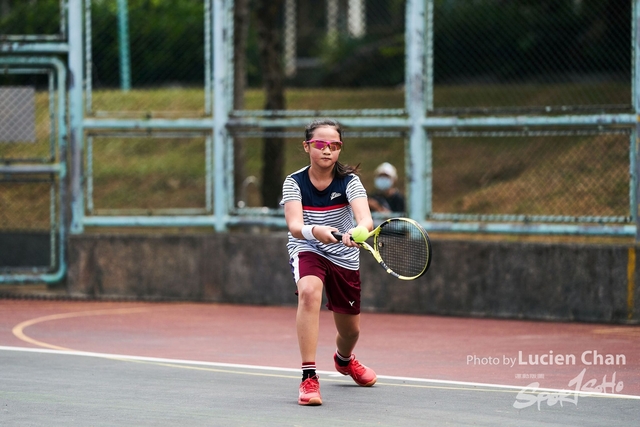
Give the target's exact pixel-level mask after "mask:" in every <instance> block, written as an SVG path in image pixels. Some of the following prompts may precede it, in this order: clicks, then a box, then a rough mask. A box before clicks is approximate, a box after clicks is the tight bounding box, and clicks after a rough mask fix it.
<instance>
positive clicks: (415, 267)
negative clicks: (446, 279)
mask: <svg viewBox="0 0 640 427" xmlns="http://www.w3.org/2000/svg"><path fill="white" fill-rule="evenodd" d="M376 244H377V249H378V252H379V253H380V257H381V258H382V260H383V262H384V263H385V264H386V266H387V267H388V268H389V269H391V270H392V271H394V272H395V273H396V274H399V275H401V276H405V277H415V276H419V275H421V274H422V273H424V271H425V269H426V268H427V264H428V260H429V256H430V254H429V246H428V244H427V239H426V237H425V235H424V233H423V232H422V230H420V228H418V227H417V226H415V225H414V224H412V223H410V222H405V221H392V222H390V223H388V224H387V225H386V226H385V227H383V228H382V229H381V230H380V234H379V235H378V238H377V241H376Z"/></svg>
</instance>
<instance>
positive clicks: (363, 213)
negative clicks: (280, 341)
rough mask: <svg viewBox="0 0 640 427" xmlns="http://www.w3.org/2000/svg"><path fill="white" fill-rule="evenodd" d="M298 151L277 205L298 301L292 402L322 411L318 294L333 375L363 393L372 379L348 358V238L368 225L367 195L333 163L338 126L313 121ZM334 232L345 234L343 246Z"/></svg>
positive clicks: (351, 247)
mask: <svg viewBox="0 0 640 427" xmlns="http://www.w3.org/2000/svg"><path fill="white" fill-rule="evenodd" d="M302 146H303V148H304V151H305V152H306V153H308V154H309V160H310V165H309V166H306V167H304V168H302V169H300V170H299V171H297V172H294V173H292V174H291V175H289V176H287V177H286V179H285V180H284V184H283V189H282V194H283V198H282V202H281V204H282V205H284V214H285V219H286V221H287V226H288V228H289V242H288V244H287V249H288V251H289V257H290V261H289V263H290V264H291V271H292V273H293V277H294V280H295V282H296V285H297V295H298V311H297V314H296V328H297V333H298V344H299V346H300V356H301V358H302V383H301V384H300V390H299V396H298V403H299V404H300V405H321V404H322V397H321V396H320V383H319V382H318V376H317V375H316V362H315V360H316V349H317V346H318V334H319V327H320V308H321V305H322V295H323V290H324V292H325V294H326V297H327V308H328V309H329V310H331V311H332V312H333V319H334V322H335V325H336V329H337V331H338V333H337V335H336V347H337V348H336V352H335V354H334V356H333V358H334V362H335V367H336V370H337V371H338V372H340V373H341V374H343V375H350V376H351V377H352V378H353V379H354V381H355V382H356V383H357V384H358V385H361V386H363V387H369V386H372V385H373V384H374V383H375V382H376V379H377V377H376V374H375V372H374V371H373V370H372V369H371V368H367V367H366V366H364V365H362V364H360V362H358V360H357V359H356V358H355V355H354V354H353V353H352V351H353V349H354V347H355V345H356V342H357V341H358V337H359V334H360V270H359V268H360V258H359V256H360V252H359V249H358V245H357V244H356V243H355V242H353V241H352V240H351V232H352V230H353V229H354V228H355V227H356V226H363V227H365V228H367V230H369V231H371V229H372V228H373V220H372V219H371V212H370V211H369V204H368V202H367V193H366V191H365V189H364V187H363V185H362V183H361V182H360V179H359V178H358V176H357V175H356V173H357V170H358V167H357V166H356V167H350V166H348V165H344V164H342V163H340V162H339V161H338V158H339V157H340V152H341V150H342V130H341V128H340V125H339V124H338V123H337V122H336V121H333V120H327V119H323V120H316V121H313V122H312V123H310V124H309V125H308V126H307V128H306V130H305V140H304V142H303V143H302ZM354 219H355V223H354ZM333 231H337V232H340V233H344V234H343V236H342V244H339V243H340V242H339V241H338V240H336V238H335V237H333V235H332V234H331V232H333Z"/></svg>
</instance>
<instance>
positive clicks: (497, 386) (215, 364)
mask: <svg viewBox="0 0 640 427" xmlns="http://www.w3.org/2000/svg"><path fill="white" fill-rule="evenodd" d="M0 351H16V352H25V353H40V354H63V355H69V356H85V357H98V358H103V359H120V360H132V361H140V362H155V363H175V364H180V365H189V366H210V367H216V368H236V369H249V370H260V371H279V372H294V373H296V374H297V373H299V372H300V369H292V368H279V367H275V366H260V365H242V364H236V363H220V362H201V361H197V360H184V359H165V358H161V357H145V356H128V355H123V354H110V353H93V352H89V351H65V350H50V349H43V348H28V347H10V346H0ZM318 373H320V374H323V375H328V376H336V377H342V375H341V374H338V373H336V372H330V371H318ZM378 379H386V380H392V381H410V382H415V383H428V384H440V385H450V386H458V387H484V388H495V389H503V390H514V391H523V390H525V389H526V390H527V391H530V392H549V393H563V394H570V395H576V396H584V397H607V398H618V399H633V400H640V396H636V395H631V394H617V393H599V392H588V391H576V390H567V389H554V388H543V387H536V389H535V390H531V389H529V388H528V387H523V386H515V385H504V384H490V383H476V382H468V381H448V380H434V379H428V378H413V377H396V376H390V375H378Z"/></svg>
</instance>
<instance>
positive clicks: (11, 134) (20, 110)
mask: <svg viewBox="0 0 640 427" xmlns="http://www.w3.org/2000/svg"><path fill="white" fill-rule="evenodd" d="M53 84H54V82H53V75H52V73H51V72H49V71H45V70H38V69H28V68H20V67H18V68H6V69H5V70H4V72H3V73H0V165H2V166H6V167H7V168H11V167H17V168H20V167H26V168H28V167H30V166H33V165H36V167H37V166H39V165H40V166H41V165H47V164H51V163H53V162H55V161H56V159H57V157H58V153H57V144H56V112H55V101H56V94H55V92H54V91H53V89H54V88H53ZM58 186H59V181H58V178H57V176H56V175H55V174H53V173H20V171H17V170H15V169H13V170H11V169H6V170H4V171H3V173H0V248H1V249H0V272H2V271H7V270H11V271H15V270H16V269H18V270H19V269H29V270H30V271H32V270H33V269H34V268H36V269H38V268H39V269H43V270H44V271H46V270H48V269H51V268H53V267H54V266H55V263H56V247H57V245H56V239H57V230H58V229H57V224H56V221H57V216H58V212H59V209H60V206H59V203H58V199H57V196H58V192H57V188H58Z"/></svg>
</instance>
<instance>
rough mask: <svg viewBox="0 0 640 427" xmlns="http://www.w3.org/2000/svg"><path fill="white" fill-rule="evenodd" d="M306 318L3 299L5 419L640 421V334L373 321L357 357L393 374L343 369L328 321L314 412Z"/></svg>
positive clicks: (229, 309) (0, 361)
mask: <svg viewBox="0 0 640 427" xmlns="http://www.w3.org/2000/svg"><path fill="white" fill-rule="evenodd" d="M294 320H295V309H294V308H291V307H247V306H232V305H218V304H186V303H185V304H182V303H180V304H165V303H162V304H160V303H157V304H155V303H116V302H71V301H35V300H33V301H31V300H0V366H1V367H2V369H1V373H0V425H8V426H11V425H30V426H40V425H42V426H51V425H83V426H84V425H92V426H112V425H131V426H147V425H154V426H158V425H188V426H192V425H203V426H286V425H290V426H327V425H349V426H358V425H364V426H373V425H376V426H377V425H382V426H415V425H436V426H439V425H485V426H507V425H509V426H512V425H519V426H538V425H543V424H544V425H580V426H602V425H634V424H635V423H636V422H637V420H638V419H640V397H639V396H640V369H639V367H640V365H639V360H638V358H639V356H638V355H639V354H640V351H639V350H640V344H639V342H640V339H639V338H640V327H637V326H612V325H595V324H567V323H549V322H524V321H506V320H492V319H468V318H467V319H465V318H446V317H432V316H405V315H389V314H373V313H364V314H363V316H362V336H361V339H360V342H359V344H358V347H357V349H356V353H357V355H358V358H359V359H360V360H361V361H362V362H363V363H365V364H367V365H369V366H371V367H373V368H374V369H375V370H376V371H377V373H378V375H379V379H378V382H377V384H376V385H375V386H374V387H371V388H361V387H358V386H356V385H355V384H354V383H353V382H352V380H351V379H350V378H348V377H344V376H342V375H339V374H337V373H335V371H334V370H333V366H332V360H331V355H332V353H333V351H334V349H335V348H334V344H333V340H334V334H335V332H334V329H333V325H332V320H331V315H330V313H328V312H323V313H322V315H321V336H320V343H319V348H318V360H317V364H318V366H319V369H320V378H321V379H320V383H321V391H322V397H323V401H324V404H323V405H322V406H320V407H301V406H299V405H297V403H296V402H297V387H298V384H299V381H300V371H299V360H298V359H299V356H298V350H297V342H296V336H295V323H294ZM572 356H573V357H575V363H572V362H573V361H572ZM616 356H617V357H616ZM513 358H515V360H514V359H513ZM623 359H624V360H623ZM512 361H513V362H514V363H513V364H511V362H512ZM536 361H537V363H534V362H536ZM542 361H545V362H546V363H545V364H543V363H542ZM561 361H562V363H560V362H561ZM622 362H624V364H623V363H622ZM533 383H537V384H538V385H537V386H534V385H532V384H533ZM576 389H577V390H578V391H582V394H578V395H577V394H575V391H576ZM563 390H564V391H563ZM568 390H571V391H573V392H574V393H570V392H569V391H568Z"/></svg>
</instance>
